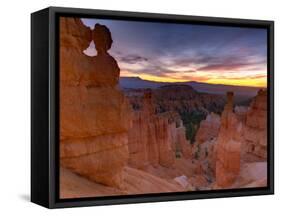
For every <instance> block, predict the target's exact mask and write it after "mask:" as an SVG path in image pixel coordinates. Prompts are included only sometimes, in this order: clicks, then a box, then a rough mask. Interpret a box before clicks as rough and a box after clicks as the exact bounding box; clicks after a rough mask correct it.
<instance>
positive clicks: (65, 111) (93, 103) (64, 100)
mask: <svg viewBox="0 0 281 216" xmlns="http://www.w3.org/2000/svg"><path fill="white" fill-rule="evenodd" d="M92 40H94V42H95V46H96V49H97V53H98V54H97V56H95V57H88V56H86V55H84V54H83V50H85V49H86V48H87V47H88V46H89V44H90V42H91V41H92ZM111 44H112V39H111V34H110V31H109V30H108V29H107V28H106V27H105V26H101V25H99V24H97V25H96V26H95V29H94V30H93V31H91V30H90V29H89V28H87V27H85V26H84V25H83V23H82V22H81V20H80V19H76V18H60V77H61V79H60V163H61V166H63V167H65V168H68V169H69V170H71V171H73V172H74V173H77V174H79V175H81V176H84V177H87V178H88V179H90V180H93V181H95V182H98V183H101V184H104V185H109V186H116V187H119V188H120V187H122V182H123V177H122V173H123V172H122V170H123V167H124V166H125V165H126V164H127V161H128V157H129V153H128V145H127V143H128V130H129V128H130V126H131V115H130V113H131V108H130V105H129V103H128V101H127V100H126V97H125V96H124V94H123V93H122V91H121V90H119V89H118V87H117V84H118V79H119V67H118V65H117V62H116V61H115V60H114V58H113V57H112V56H110V55H109V54H108V53H107V50H108V49H110V47H111Z"/></svg>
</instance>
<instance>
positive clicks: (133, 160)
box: [128, 92, 191, 168]
mask: <svg viewBox="0 0 281 216" xmlns="http://www.w3.org/2000/svg"><path fill="white" fill-rule="evenodd" d="M128 143H129V152H130V157H129V162H130V164H131V165H132V166H134V167H138V168H143V167H145V166H147V165H152V166H158V165H161V166H164V167H171V166H172V165H173V163H174V160H175V158H176V157H180V156H182V155H183V156H184V157H187V158H188V157H190V155H191V150H190V148H189V147H190V144H189V142H188V141H187V140H186V138H185V128H184V127H183V125H182V122H181V119H180V117H179V116H178V115H177V114H176V113H173V112H166V113H161V114H155V109H154V105H153V102H152V95H151V92H146V93H145V94H144V97H143V101H142V109H141V110H138V111H135V112H134V118H133V126H132V128H131V129H130V130H129V142H128Z"/></svg>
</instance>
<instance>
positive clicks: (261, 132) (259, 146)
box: [244, 90, 267, 159]
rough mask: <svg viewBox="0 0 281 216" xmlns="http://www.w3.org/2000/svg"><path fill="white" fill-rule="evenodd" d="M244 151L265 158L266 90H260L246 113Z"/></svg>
mask: <svg viewBox="0 0 281 216" xmlns="http://www.w3.org/2000/svg"><path fill="white" fill-rule="evenodd" d="M244 140H245V141H244V142H245V143H244V144H245V148H246V151H247V152H249V153H252V154H254V155H256V156H258V157H260V158H262V159H266V158H267V91H266V90H260V91H259V92H258V95H257V96H256V97H255V98H254V100H253V101H252V103H251V105H250V108H249V111H248V112H247V114H246V123H245V130H244Z"/></svg>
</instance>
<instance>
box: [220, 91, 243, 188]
mask: <svg viewBox="0 0 281 216" xmlns="http://www.w3.org/2000/svg"><path fill="white" fill-rule="evenodd" d="M241 134H242V123H241V122H239V121H238V119H237V117H236V115H235V113H234V112H233V93H232V92H228V93H227V104H226V105H225V108H224V111H223V113H222V116H221V127H220V131H219V136H218V139H217V144H216V152H217V156H216V183H217V185H218V186H219V187H228V186H230V185H231V184H233V182H234V181H235V179H236V177H237V176H238V175H239V172H240V153H241Z"/></svg>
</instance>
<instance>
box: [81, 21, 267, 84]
mask: <svg viewBox="0 0 281 216" xmlns="http://www.w3.org/2000/svg"><path fill="white" fill-rule="evenodd" d="M82 21H83V22H84V24H85V25H87V26H90V27H93V26H94V25H95V24H96V23H100V24H104V25H106V26H107V27H108V28H109V29H110V31H111V33H112V38H113V46H112V49H111V50H110V51H109V52H110V53H111V55H112V56H114V57H115V58H116V59H117V61H118V64H119V67H120V69H121V76H139V77H141V78H143V79H150V80H156V81H159V80H161V81H165V80H166V81H171V82H176V81H198V82H209V83H219V82H222V84H235V85H239V80H240V81H241V82H240V84H241V85H249V86H264V85H266V74H267V38H266V37H267V33H266V30H265V29H255V28H239V27H222V26H206V25H191V24H173V23H168V24H167V23H152V22H139V21H121V20H106V19H103V20H101V19H100V20H98V19H82ZM85 53H86V54H87V55H95V54H96V52H95V50H94V45H93V44H91V45H90V46H89V48H88V49H87V50H86V51H85Z"/></svg>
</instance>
